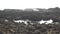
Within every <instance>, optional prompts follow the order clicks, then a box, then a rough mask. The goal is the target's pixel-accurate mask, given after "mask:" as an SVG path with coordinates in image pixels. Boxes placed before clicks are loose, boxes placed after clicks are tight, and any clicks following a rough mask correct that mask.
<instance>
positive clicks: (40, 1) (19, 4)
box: [0, 0, 60, 10]
mask: <svg viewBox="0 0 60 34" xmlns="http://www.w3.org/2000/svg"><path fill="white" fill-rule="evenodd" d="M54 7H60V0H0V10H3V9H25V8H46V9H48V8H54Z"/></svg>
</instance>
